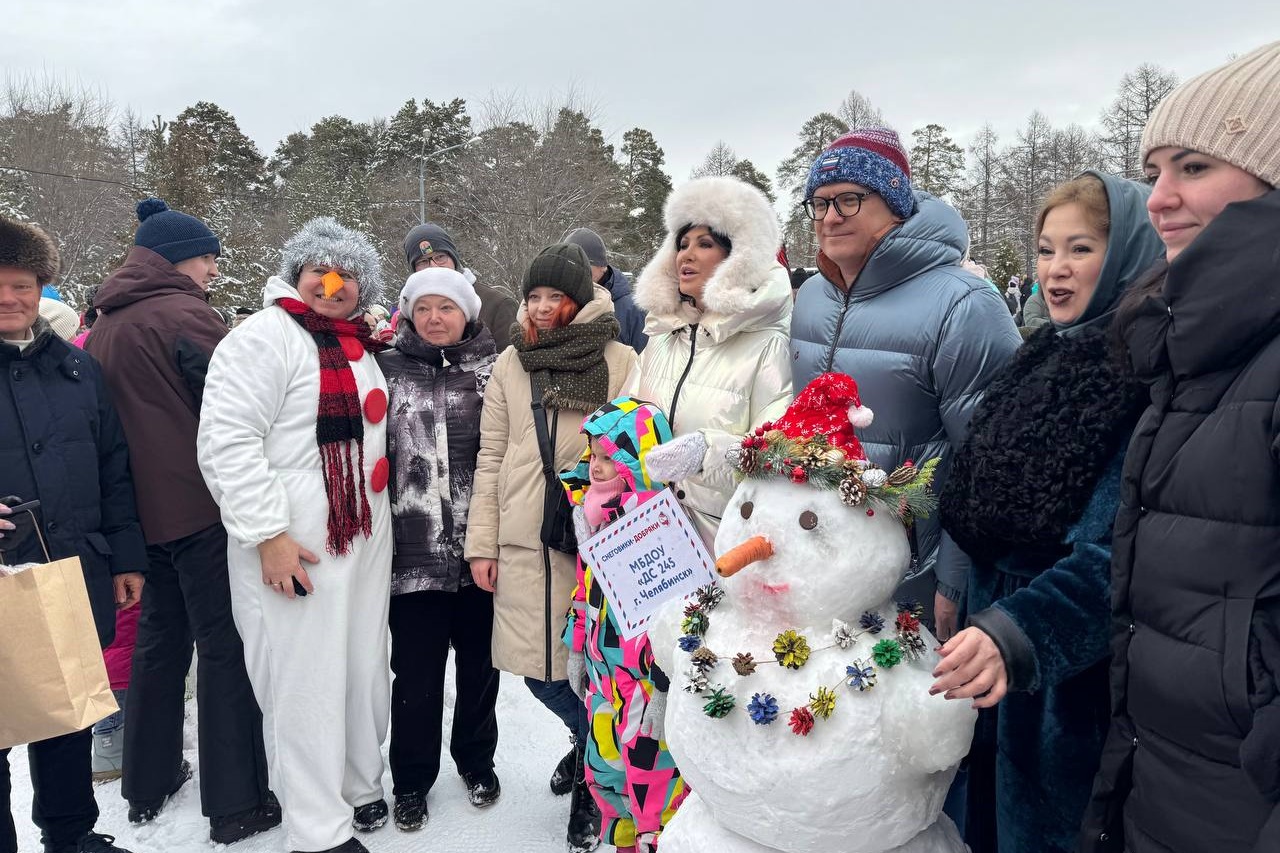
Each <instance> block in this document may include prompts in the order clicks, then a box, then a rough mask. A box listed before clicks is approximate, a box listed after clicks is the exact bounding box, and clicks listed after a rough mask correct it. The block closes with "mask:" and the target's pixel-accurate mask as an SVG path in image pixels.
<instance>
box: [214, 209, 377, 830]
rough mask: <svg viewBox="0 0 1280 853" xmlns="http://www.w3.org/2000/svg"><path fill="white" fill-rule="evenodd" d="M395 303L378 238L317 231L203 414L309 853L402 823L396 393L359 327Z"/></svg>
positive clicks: (274, 763) (250, 630) (270, 725)
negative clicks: (391, 751)
mask: <svg viewBox="0 0 1280 853" xmlns="http://www.w3.org/2000/svg"><path fill="white" fill-rule="evenodd" d="M381 293H382V274H381V270H380V267H379V261H378V254H377V252H376V251H375V250H374V248H373V246H372V244H371V243H370V242H369V239H368V238H367V237H365V236H364V235H363V234H359V233H357V232H355V231H351V230H349V229H347V228H344V227H342V226H341V225H339V224H338V223H337V222H336V221H334V220H333V219H330V218H327V217H326V218H320V219H313V220H311V221H310V222H308V223H307V224H306V225H304V226H303V227H302V229H301V230H299V231H298V233H297V234H295V235H294V236H293V237H291V238H290V239H289V241H288V242H287V243H285V246H284V251H283V254H282V258H281V262H280V272H279V274H278V275H276V276H273V277H272V278H270V279H269V280H268V281H267V284H266V287H265V289H264V291H263V309H262V310H261V311H259V312H258V313H256V314H254V315H253V316H252V317H250V318H249V319H247V320H246V321H245V322H244V323H242V324H241V325H240V327H239V328H237V329H236V333H235V334H234V335H230V336H228V337H227V338H226V339H225V340H224V341H223V342H222V344H220V345H219V346H218V348H217V349H216V350H215V351H214V354H213V359H212V361H211V362H210V365H209V374H208V379H207V381H206V384H205V391H204V404H203V406H202V408H201V411H200V431H199V439H198V447H199V461H200V469H201V471H202V473H203V474H204V478H205V482H206V483H207V484H208V486H209V491H210V492H211V493H212V494H213V497H214V499H215V500H216V501H217V503H218V506H219V507H220V509H221V512H222V520H223V523H224V524H225V526H226V528H227V533H228V534H229V536H230V539H231V541H230V543H229V545H228V549H227V555H228V558H227V563H228V574H229V576H230V581H231V604H232V610H233V612H234V614H235V620H236V625H237V626H238V627H239V629H240V633H241V635H242V636H243V638H244V649H245V659H246V663H247V665H248V670H249V679H250V681H252V683H253V688H254V693H255V694H256V695H257V698H258V702H259V704H260V705H261V706H262V714H263V727H264V731H265V740H266V745H267V753H268V756H269V758H270V765H271V768H270V769H271V779H272V783H273V785H274V788H275V790H276V791H277V792H278V794H279V798H280V803H281V805H282V806H283V808H284V820H285V824H286V826H287V829H288V835H287V841H288V846H289V849H290V850H295V851H342V853H359V851H364V850H365V848H364V846H363V845H362V844H360V842H359V841H357V840H356V839H355V838H354V837H353V836H352V828H353V826H354V828H355V829H358V830H362V831H369V830H373V829H376V828H377V827H379V826H381V825H382V824H383V823H385V822H386V819H387V804H386V800H385V799H384V798H383V790H382V771H383V762H382V753H381V745H382V740H383V738H384V736H385V735H386V729H387V719H388V715H389V713H390V707H389V704H390V688H389V678H388V672H387V613H388V603H389V599H390V586H391V554H392V541H393V540H392V533H391V506H390V501H389V500H388V494H387V482H388V477H389V474H390V467H389V463H388V460H387V457H386V455H385V451H386V440H387V435H386V433H387V429H386V412H387V386H386V382H385V381H384V380H383V377H382V371H381V370H380V369H379V368H378V365H377V363H376V361H375V360H374V358H373V353H375V352H378V351H379V350H381V349H383V348H384V346H383V345H382V344H379V343H377V342H376V341H374V340H373V339H372V338H371V336H370V332H369V327H368V326H367V325H365V323H364V322H363V321H362V320H361V314H362V313H363V312H364V311H365V310H366V309H367V308H368V307H369V306H370V305H373V304H374V303H375V302H376V301H377V300H378V297H379V296H380V295H381Z"/></svg>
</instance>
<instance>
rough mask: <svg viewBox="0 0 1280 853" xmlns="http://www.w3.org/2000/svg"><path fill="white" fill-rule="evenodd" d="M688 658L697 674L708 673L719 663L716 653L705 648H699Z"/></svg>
mask: <svg viewBox="0 0 1280 853" xmlns="http://www.w3.org/2000/svg"><path fill="white" fill-rule="evenodd" d="M690 657H691V659H692V660H693V665H694V667H696V668H697V670H698V672H708V671H710V670H711V669H712V668H713V667H714V666H715V665H716V664H717V663H718V662H719V661H720V658H718V657H717V656H716V653H715V652H713V651H711V649H709V648H707V647H706V646H701V647H699V648H698V649H697V650H695V651H694V653H693V654H692V655H690Z"/></svg>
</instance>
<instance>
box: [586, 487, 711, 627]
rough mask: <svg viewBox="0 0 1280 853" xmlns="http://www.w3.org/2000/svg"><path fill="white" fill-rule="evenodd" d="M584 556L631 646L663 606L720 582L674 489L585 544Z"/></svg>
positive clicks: (704, 547) (660, 494) (638, 508)
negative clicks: (602, 585)
mask: <svg viewBox="0 0 1280 853" xmlns="http://www.w3.org/2000/svg"><path fill="white" fill-rule="evenodd" d="M579 551H580V553H581V554H582V556H583V559H585V560H586V561H587V564H588V565H590V566H591V570H592V573H593V575H594V577H595V580H596V582H597V583H602V584H604V594H605V598H607V599H608V600H609V606H610V607H612V608H613V610H614V613H615V614H616V615H617V617H618V626H619V628H620V629H621V632H622V636H623V638H625V639H628V640H629V639H631V638H633V637H636V636H639V635H640V634H641V633H643V632H644V629H645V625H647V624H648V622H649V618H650V617H651V616H652V615H653V614H654V611H656V610H657V609H658V608H659V607H660V606H661V605H662V604H664V603H665V602H667V601H670V600H671V599H673V598H684V597H685V596H688V595H691V594H693V592H694V591H695V590H696V589H697V588H698V587H700V586H705V585H706V584H709V583H712V582H713V581H715V580H716V573H715V561H714V560H712V559H711V555H710V554H708V553H707V548H706V546H705V545H703V544H702V537H700V536H699V535H698V531H697V530H696V529H695V528H694V526H693V522H691V521H689V517H688V516H687V515H685V512H684V509H683V508H682V507H681V506H680V504H679V502H677V501H676V499H675V496H674V495H673V494H671V490H670V489H663V490H662V491H661V492H659V493H658V494H657V495H655V496H654V497H652V498H650V499H649V500H648V501H646V502H645V503H643V504H641V505H640V506H639V507H637V508H636V509H634V510H632V511H631V512H629V513H627V514H626V515H624V516H622V517H621V518H619V519H618V520H617V521H615V522H614V523H613V524H611V525H609V526H608V527H606V528H604V529H603V530H601V531H600V532H599V533H597V534H596V535H595V536H592V537H591V538H590V539H588V540H587V541H586V542H583V543H581V545H580V546H579Z"/></svg>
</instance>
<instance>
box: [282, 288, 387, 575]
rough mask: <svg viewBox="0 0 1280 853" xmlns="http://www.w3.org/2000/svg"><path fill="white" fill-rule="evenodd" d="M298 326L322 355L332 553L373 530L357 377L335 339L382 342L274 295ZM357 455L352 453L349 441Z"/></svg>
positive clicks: (321, 431) (366, 344)
mask: <svg viewBox="0 0 1280 853" xmlns="http://www.w3.org/2000/svg"><path fill="white" fill-rule="evenodd" d="M276 304H277V305H279V306H280V307H281V308H283V309H284V310H285V311H287V312H289V316H290V317H292V318H293V319H294V320H295V321H297V323H298V325H299V326H301V327H302V328H304V329H306V330H307V332H308V333H310V335H311V337H312V338H313V339H314V340H315V342H316V350H317V351H318V352H319V355H320V407H319V411H318V412H317V413H316V444H317V445H318V446H319V448H320V461H321V463H322V466H321V467H322V470H323V472H324V491H325V497H326V498H328V502H329V525H328V529H329V536H328V539H327V541H326V542H325V550H327V551H328V552H329V553H330V554H333V555H334V556H335V557H340V556H342V555H343V554H346V553H347V551H348V546H350V544H351V540H352V539H354V538H355V537H356V534H357V533H363V534H364V535H365V536H368V535H369V534H370V533H371V532H372V531H373V520H372V514H371V512H370V510H369V498H368V496H367V495H366V494H365V490H364V412H363V410H362V409H361V408H360V392H359V390H358V389H357V388H356V376H355V374H354V373H352V372H351V363H350V362H349V361H348V360H347V354H346V353H345V352H344V351H343V349H342V345H341V343H339V338H352V339H354V340H356V341H358V342H359V343H360V345H361V346H362V347H363V348H364V349H365V351H366V352H379V351H381V350H384V349H386V348H387V347H386V344H383V343H379V342H378V341H375V340H374V339H373V338H372V337H371V336H370V334H369V327H368V326H367V325H365V323H364V321H362V320H331V319H329V318H328V317H322V316H320V315H319V314H317V313H316V312H315V311H312V310H311V309H310V308H308V307H307V306H306V305H304V304H303V303H302V302H300V301H299V300H297V299H290V298H288V297H285V298H282V299H277V300H276ZM352 444H354V445H355V447H356V457H357V458H356V459H355V460H352V458H351V446H352Z"/></svg>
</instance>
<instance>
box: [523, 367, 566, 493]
mask: <svg viewBox="0 0 1280 853" xmlns="http://www.w3.org/2000/svg"><path fill="white" fill-rule="evenodd" d="M529 390H530V391H531V392H532V395H533V396H532V399H531V402H530V403H529V406H530V408H532V409H533V431H534V433H535V434H536V435H537V437H538V453H539V454H540V455H541V456H542V476H543V477H545V478H546V480H547V488H549V489H557V490H558V489H560V488H561V486H560V483H559V478H558V477H557V476H556V470H555V462H554V458H555V444H554V442H555V435H556V427H558V426H559V425H560V418H559V417H557V418H556V420H555V423H554V424H553V425H552V427H551V434H550V435H548V434H547V407H546V406H544V405H543V404H542V394H541V393H540V392H539V390H538V383H537V380H535V379H534V378H533V375H532V374H530V376H529ZM557 414H558V413H557Z"/></svg>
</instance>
